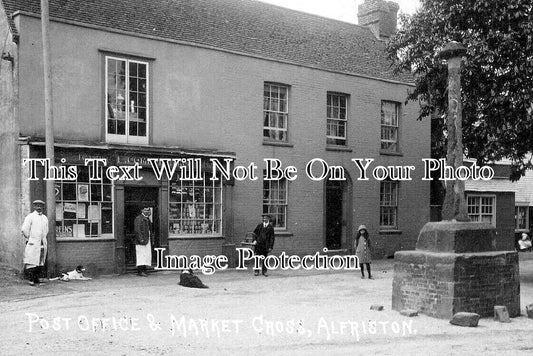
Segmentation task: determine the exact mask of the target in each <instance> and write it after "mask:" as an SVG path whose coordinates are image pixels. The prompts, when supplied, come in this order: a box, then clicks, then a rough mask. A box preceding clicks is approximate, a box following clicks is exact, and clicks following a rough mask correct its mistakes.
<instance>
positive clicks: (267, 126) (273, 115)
mask: <svg viewBox="0 0 533 356" xmlns="http://www.w3.org/2000/svg"><path fill="white" fill-rule="evenodd" d="M288 94H289V87H287V86H284V85H280V84H271V83H265V85H264V94H263V138H265V139H270V140H273V141H282V142H286V141H287V128H288V122H287V121H288V117H289V97H288Z"/></svg>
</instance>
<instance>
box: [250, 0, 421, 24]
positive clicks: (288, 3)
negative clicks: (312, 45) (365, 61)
mask: <svg viewBox="0 0 533 356" xmlns="http://www.w3.org/2000/svg"><path fill="white" fill-rule="evenodd" d="M260 1H262V2H268V3H271V4H274V5H278V6H283V7H287V8H290V9H294V10H298V11H303V12H309V13H311V14H315V15H320V16H324V17H329V18H332V19H336V20H340V21H345V22H351V23H357V6H359V5H360V4H361V3H363V2H364V0H260ZM394 1H395V2H397V3H398V5H400V12H403V13H408V14H412V13H414V12H415V10H416V8H417V6H419V0H394Z"/></svg>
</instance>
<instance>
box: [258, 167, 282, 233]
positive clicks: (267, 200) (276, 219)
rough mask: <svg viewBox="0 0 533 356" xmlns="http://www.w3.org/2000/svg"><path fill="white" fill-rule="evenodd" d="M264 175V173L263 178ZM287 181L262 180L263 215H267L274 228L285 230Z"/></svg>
mask: <svg viewBox="0 0 533 356" xmlns="http://www.w3.org/2000/svg"><path fill="white" fill-rule="evenodd" d="M265 175H266V171H265V172H264V174H263V177H264V176H265ZM287 196H288V195H287V180H286V179H284V178H283V179H280V180H265V179H263V214H269V215H270V218H271V223H272V226H274V228H278V229H286V228H287V205H288V203H287V201H288V199H287Z"/></svg>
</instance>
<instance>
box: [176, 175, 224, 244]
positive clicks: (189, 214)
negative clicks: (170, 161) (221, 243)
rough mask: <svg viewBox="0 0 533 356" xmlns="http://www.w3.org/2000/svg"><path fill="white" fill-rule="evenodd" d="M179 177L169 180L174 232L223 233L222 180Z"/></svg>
mask: <svg viewBox="0 0 533 356" xmlns="http://www.w3.org/2000/svg"><path fill="white" fill-rule="evenodd" d="M210 178H211V175H209V174H205V173H204V177H203V179H202V180H196V181H193V180H180V179H179V176H177V177H175V178H174V179H173V180H172V181H171V183H170V190H169V206H168V221H169V234H170V235H171V236H172V235H174V236H193V237H196V236H197V237H201V236H221V235H222V180H221V179H219V180H218V181H211V179H210Z"/></svg>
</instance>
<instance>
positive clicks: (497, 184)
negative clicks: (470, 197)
mask: <svg viewBox="0 0 533 356" xmlns="http://www.w3.org/2000/svg"><path fill="white" fill-rule="evenodd" d="M465 190H466V191H471V192H492V193H496V192H514V193H516V192H517V190H518V188H517V186H516V184H514V183H513V182H511V181H510V180H509V179H501V178H493V179H491V180H481V179H479V180H467V181H465Z"/></svg>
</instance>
